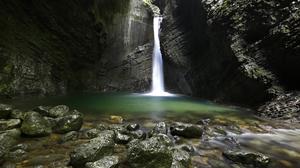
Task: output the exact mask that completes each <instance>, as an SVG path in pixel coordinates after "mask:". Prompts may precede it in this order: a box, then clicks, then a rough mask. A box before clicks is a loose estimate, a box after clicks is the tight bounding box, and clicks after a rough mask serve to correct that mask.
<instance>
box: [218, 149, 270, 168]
mask: <svg viewBox="0 0 300 168" xmlns="http://www.w3.org/2000/svg"><path fill="white" fill-rule="evenodd" d="M223 155H224V157H226V158H227V159H229V160H231V161H233V162H235V163H242V164H246V165H253V166H254V167H257V168H266V167H268V165H269V164H270V162H271V159H270V158H269V157H268V156H265V155H263V154H260V153H251V152H236V151H227V152H224V153H223Z"/></svg>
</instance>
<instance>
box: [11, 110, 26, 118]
mask: <svg viewBox="0 0 300 168" xmlns="http://www.w3.org/2000/svg"><path fill="white" fill-rule="evenodd" d="M25 114H26V112H24V111H21V110H18V109H14V110H13V111H12V112H11V114H10V118H13V119H20V120H24V118H25Z"/></svg>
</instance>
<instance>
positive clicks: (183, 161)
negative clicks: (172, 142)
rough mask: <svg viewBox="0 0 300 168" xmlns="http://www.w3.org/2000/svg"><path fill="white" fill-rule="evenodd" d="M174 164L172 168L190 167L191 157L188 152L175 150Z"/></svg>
mask: <svg viewBox="0 0 300 168" xmlns="http://www.w3.org/2000/svg"><path fill="white" fill-rule="evenodd" d="M172 152H173V154H172V156H173V162H172V167H171V168H186V167H189V165H190V162H191V156H190V154H189V153H188V152H186V151H184V150H181V149H173V150H172Z"/></svg>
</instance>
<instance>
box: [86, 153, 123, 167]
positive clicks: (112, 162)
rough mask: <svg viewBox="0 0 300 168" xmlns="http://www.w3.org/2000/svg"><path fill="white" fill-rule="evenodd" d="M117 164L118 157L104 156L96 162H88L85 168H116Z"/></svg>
mask: <svg viewBox="0 0 300 168" xmlns="http://www.w3.org/2000/svg"><path fill="white" fill-rule="evenodd" d="M118 163H119V157H118V156H105V157H103V158H102V159H100V160H98V161H96V162H88V163H86V164H85V167H86V168H116V167H117V166H118Z"/></svg>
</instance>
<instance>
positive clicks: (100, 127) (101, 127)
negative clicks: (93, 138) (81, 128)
mask: <svg viewBox="0 0 300 168" xmlns="http://www.w3.org/2000/svg"><path fill="white" fill-rule="evenodd" d="M96 129H98V130H100V131H104V130H107V129H108V126H107V125H104V124H98V125H97V126H96Z"/></svg>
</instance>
